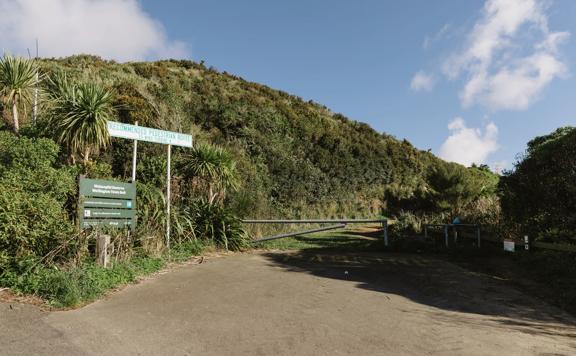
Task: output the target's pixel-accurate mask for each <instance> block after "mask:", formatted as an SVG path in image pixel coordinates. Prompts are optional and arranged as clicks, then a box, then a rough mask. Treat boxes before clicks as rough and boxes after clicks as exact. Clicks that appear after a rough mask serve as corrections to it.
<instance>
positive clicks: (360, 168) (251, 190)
mask: <svg viewBox="0 0 576 356" xmlns="http://www.w3.org/2000/svg"><path fill="white" fill-rule="evenodd" d="M41 67H42V70H43V71H45V72H46V73H56V72H59V71H63V72H65V73H67V75H69V76H70V77H73V78H78V79H81V80H84V81H96V82H100V83H101V84H102V85H104V86H106V87H109V88H112V90H113V93H114V97H115V102H114V105H115V107H116V109H117V120H118V121H122V122H126V123H134V122H136V121H138V123H139V124H140V125H143V126H149V127H155V128H160V129H165V130H173V131H180V132H184V133H192V134H193V136H194V138H195V141H196V143H199V142H200V143H202V142H211V143H213V144H216V145H219V146H222V147H224V148H225V149H227V150H228V151H229V152H231V154H232V155H233V157H234V159H235V160H236V162H237V167H238V169H239V172H240V175H241V179H240V181H241V184H240V189H239V190H237V191H236V192H235V193H233V194H232V195H230V196H229V197H228V201H229V206H230V207H231V209H232V210H233V212H234V213H235V214H237V215H239V216H240V217H248V216H249V217H258V218H265V217H286V218H298V217H332V216H342V217H343V216H356V217H359V216H374V215H381V214H385V215H388V216H391V215H398V214H401V211H403V210H410V211H416V212H417V214H418V213H422V214H426V215H430V218H433V217H435V218H439V219H449V218H450V217H451V215H454V214H461V215H462V214H464V215H470V216H474V218H478V217H479V214H478V209H477V208H478V199H479V198H482V197H484V198H488V199H489V198H490V196H491V195H492V194H493V193H494V190H495V185H496V183H497V177H496V176H495V175H493V174H491V173H489V172H488V170H486V169H479V168H465V167H462V166H460V165H457V164H452V163H447V162H444V161H442V160H440V159H438V158H436V157H435V156H434V155H432V154H431V153H429V152H424V151H420V150H418V149H416V148H415V147H413V146H412V145H411V144H410V143H409V142H408V141H406V140H402V141H400V140H398V139H396V138H394V137H392V136H389V135H386V134H380V133H378V132H376V131H375V130H373V129H372V128H370V127H369V126H368V125H366V124H364V123H360V122H356V121H352V120H349V119H347V118H346V117H344V116H342V115H340V114H335V113H332V112H331V111H330V110H329V109H328V108H326V107H324V106H322V105H320V104H316V103H313V102H305V101H303V100H302V99H300V98H298V97H296V96H293V95H290V94H287V93H284V92H282V91H277V90H273V89H270V88H268V87H266V86H263V85H259V84H255V83H251V82H248V81H246V80H243V79H242V78H238V77H236V76H233V75H230V74H227V73H220V72H218V71H217V70H215V69H213V68H206V67H205V66H204V65H203V64H198V63H194V62H191V61H161V62H154V63H126V64H119V63H115V62H108V61H103V60H100V59H99V58H96V57H91V56H76V57H71V58H66V59H61V60H44V61H42V63H41ZM130 145H131V143H130V142H127V141H121V140H113V147H112V149H110V150H107V151H104V152H102V153H101V155H100V157H98V160H100V161H104V162H108V163H109V164H111V166H112V175H113V176H114V177H117V178H121V179H127V178H128V177H129V170H130V153H131V151H130V149H129V146H130ZM141 147H142V151H141V152H142V153H141V154H140V167H139V170H140V174H139V177H138V178H139V179H140V180H143V181H144V183H147V179H148V178H150V176H151V175H154V174H151V173H150V171H153V170H154V169H155V168H154V167H155V165H156V166H158V165H162V162H161V161H162V160H163V159H164V156H165V155H164V154H163V150H164V149H165V148H164V147H161V146H159V145H153V144H142V145H141ZM181 151H182V150H177V151H176V155H178V154H180V153H181ZM176 161H178V157H176ZM156 168H157V167H156ZM176 175H178V170H176ZM157 178H158V177H154V178H150V183H153V184H155V185H157V186H158V185H162V184H163V183H162V179H157ZM160 188H161V187H160ZM178 194H179V192H178V190H176V192H175V195H176V196H177V195H178ZM484 205H486V203H485V204H484ZM480 215H481V214H480Z"/></svg>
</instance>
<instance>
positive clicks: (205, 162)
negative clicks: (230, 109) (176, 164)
mask: <svg viewBox="0 0 576 356" xmlns="http://www.w3.org/2000/svg"><path fill="white" fill-rule="evenodd" d="M182 163H183V165H182V166H183V167H182V170H183V171H184V173H185V174H186V175H187V176H189V177H191V178H193V179H196V180H197V181H198V182H199V183H200V185H202V186H204V187H206V188H207V195H208V196H207V201H208V203H209V204H214V202H215V201H217V199H218V200H220V201H222V200H223V199H224V197H225V196H226V191H227V190H228V189H230V190H237V189H238V187H239V185H240V181H239V178H238V173H237V170H236V162H235V161H234V159H233V158H232V156H231V155H230V154H229V153H228V152H227V151H226V150H224V149H223V148H221V147H217V146H213V145H209V144H200V145H197V146H195V147H193V148H192V150H191V151H190V153H189V154H188V155H186V156H184V158H183V161H182Z"/></svg>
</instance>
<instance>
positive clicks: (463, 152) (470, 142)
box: [440, 117, 499, 166]
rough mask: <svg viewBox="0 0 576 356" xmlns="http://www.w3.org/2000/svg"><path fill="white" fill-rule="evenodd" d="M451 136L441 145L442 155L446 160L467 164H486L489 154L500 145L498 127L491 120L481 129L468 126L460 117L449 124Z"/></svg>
mask: <svg viewBox="0 0 576 356" xmlns="http://www.w3.org/2000/svg"><path fill="white" fill-rule="evenodd" d="M448 129H449V130H450V136H449V137H448V138H447V139H446V141H444V143H443V144H442V147H440V157H441V158H442V159H444V160H446V161H451V162H457V163H460V164H463V165H465V166H470V165H472V163H476V164H484V163H486V159H487V158H488V156H489V155H490V154H492V153H494V152H496V151H497V150H498V148H499V145H498V127H496V125H495V124H494V123H493V122H491V123H489V124H488V125H486V127H485V128H484V132H482V130H481V129H476V128H469V127H466V123H465V122H464V120H463V119H462V118H460V117H457V118H455V119H454V120H453V121H452V122H450V124H449V125H448Z"/></svg>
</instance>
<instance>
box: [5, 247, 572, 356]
mask: <svg viewBox="0 0 576 356" xmlns="http://www.w3.org/2000/svg"><path fill="white" fill-rule="evenodd" d="M0 345H1V346H0V347H2V349H1V350H0V354H2V355H12V354H24V355H26V354H40V353H42V354H75V355H76V354H110V355H128V354H143V355H148V354H153V355H168V354H171V355H172V354H173V355H194V354H201V353H202V354H210V355H242V354H246V355H338V354H341V355H347V354H362V355H372V354H381V355H382V354H384V355H543V354H547V355H549V354H565V355H574V354H576V320H575V319H573V318H571V317H570V316H568V315H566V314H564V313H562V312H560V311H558V310H557V309H555V308H552V307H550V306H547V305H545V304H543V303H542V302H540V301H538V300H535V299H532V298H530V297H527V296H525V295H523V294H521V293H520V292H518V291H516V290H514V289H512V288H510V287H508V286H506V285H505V284H503V283H502V282H500V281H498V280H494V279H491V278H488V277H485V276H481V275H476V274H473V273H471V272H468V271H466V270H463V269H461V268H459V267H457V266H455V265H452V264H449V263H447V262H443V261H439V260H436V259H434V258H430V257H423V256H418V255H394V254H385V255H372V254H331V253H326V252H325V253H318V252H315V253H292V254H286V253H261V254H246V255H236V256H232V257H225V258H215V259H209V260H208V261H207V262H205V263H203V264H201V265H195V266H186V267H182V268H179V269H177V270H174V271H171V272H170V273H166V274H163V275H160V276H157V277H155V278H153V279H151V280H148V281H145V282H143V283H141V284H138V285H134V286H130V287H128V288H126V289H124V290H122V291H120V292H118V293H115V294H113V295H112V296H110V297H108V298H106V299H105V300H102V301H99V302H96V303H94V304H91V305H89V306H86V307H84V308H82V309H79V310H75V311H66V312H53V313H46V312H41V311H39V310H38V309H37V308H35V307H32V306H26V305H13V308H12V309H10V308H9V306H8V304H0Z"/></svg>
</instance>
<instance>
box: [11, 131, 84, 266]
mask: <svg viewBox="0 0 576 356" xmlns="http://www.w3.org/2000/svg"><path fill="white" fill-rule="evenodd" d="M58 153H59V148H58V145H57V144H55V143H54V142H53V141H51V140H48V139H37V140H33V139H30V138H26V137H18V136H15V135H13V134H11V133H8V132H0V251H2V252H0V268H1V269H2V270H7V269H9V268H17V267H18V264H17V261H16V260H15V259H23V258H26V257H27V256H28V257H36V258H39V257H42V256H44V255H45V254H47V253H48V252H49V251H51V250H52V249H54V248H55V247H57V246H58V245H59V244H60V243H61V242H62V241H64V240H65V239H67V238H69V237H70V236H71V235H72V234H73V225H72V222H71V220H70V218H69V215H68V212H67V210H66V208H65V207H66V205H67V204H68V203H69V201H70V199H71V197H73V196H74V195H75V194H76V186H75V178H74V176H75V170H74V168H69V167H66V168H61V167H58V166H57V164H56V160H57V158H58ZM0 273H2V271H1V270H0Z"/></svg>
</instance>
